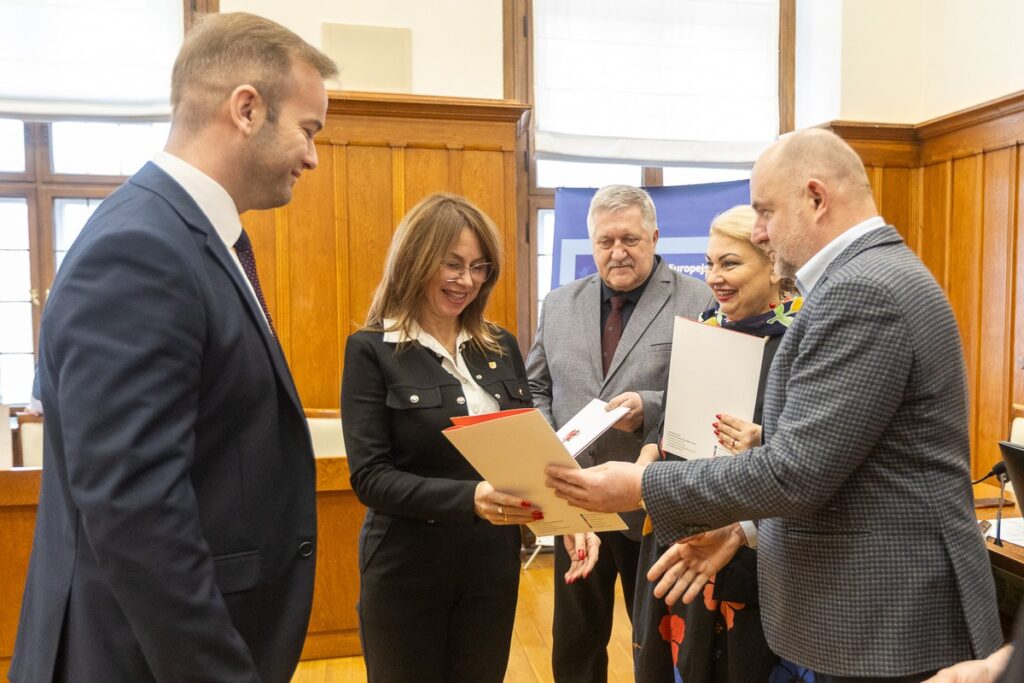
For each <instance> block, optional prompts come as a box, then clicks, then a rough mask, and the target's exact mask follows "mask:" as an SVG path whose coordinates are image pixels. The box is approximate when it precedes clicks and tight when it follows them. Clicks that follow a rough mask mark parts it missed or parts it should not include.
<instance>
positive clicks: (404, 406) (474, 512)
mask: <svg viewBox="0 0 1024 683" xmlns="http://www.w3.org/2000/svg"><path fill="white" fill-rule="evenodd" d="M500 272H501V244H500V239H499V236H498V231H497V229H496V228H495V226H494V223H493V222H492V221H491V219H490V218H488V217H487V216H486V215H485V214H484V213H483V212H482V211H480V210H479V209H478V208H477V207H475V206H474V205H473V204H471V203H470V202H469V201H467V200H466V199H463V198H462V197H457V196H454V195H447V194H435V195H432V196H430V197H427V198H426V199H424V200H423V201H422V202H420V203H419V204H418V205H416V206H415V207H414V208H413V209H412V210H411V211H410V212H409V213H408V215H406V217H405V218H404V219H403V220H402V223H401V224H400V225H399V226H398V230H397V232H396V233H395V235H394V238H393V240H392V242H391V247H390V249H389V251H388V255H387V261H386V264H385V267H384V276H383V279H382V280H381V282H380V284H379V285H378V287H377V291H376V294H375V295H374V298H373V302H372V304H371V305H370V312H369V315H368V316H367V320H366V326H365V328H364V329H363V330H361V331H359V332H357V333H355V334H353V335H352V336H351V337H349V339H348V343H347V347H346V350H345V370H344V375H343V377H342V388H341V408H342V418H343V425H344V432H345V447H346V449H347V451H348V461H349V467H350V470H351V482H352V488H353V490H354V491H355V493H356V495H357V496H358V497H359V500H360V501H362V503H363V504H365V505H366V506H367V508H368V510H367V513H366V518H365V520H364V522H363V528H362V532H361V534H360V538H359V569H360V580H361V584H360V598H359V607H358V610H359V627H360V635H361V638H362V643H363V655H364V657H365V658H366V668H367V673H368V676H369V680H370V681H371V682H373V681H388V682H389V683H390V682H401V681H438V682H440V681H474V682H486V681H494V682H495V683H498V682H500V681H501V680H502V679H503V678H504V675H505V669H506V666H507V663H508V653H509V646H510V643H511V639H512V624H513V621H514V619H515V609H516V598H517V595H518V586H519V549H520V536H519V526H518V525H520V524H524V523H526V522H531V521H534V520H537V519H542V518H543V514H542V513H541V511H540V510H538V509H536V508H535V507H533V506H531V504H530V502H529V501H525V500H522V499H521V498H517V497H515V496H511V495H508V494H505V493H502V492H499V491H495V490H494V489H493V488H491V486H490V485H489V484H487V483H486V482H483V481H481V480H480V476H479V475H478V474H477V473H476V471H475V470H474V469H473V468H472V467H471V466H470V465H469V463H468V462H466V460H465V459H464V458H463V457H462V456H461V455H460V454H459V452H458V451H457V450H455V448H454V447H453V446H452V445H451V444H450V443H449V442H448V441H447V439H445V437H444V436H443V435H442V434H441V430H443V429H444V428H445V427H448V426H450V425H451V421H450V419H449V418H451V417H452V416H454V415H467V414H468V415H472V414H480V413H487V412H493V411H497V410H504V409H510V408H523V407H531V406H532V402H531V397H530V390H529V387H528V385H527V381H526V370H525V369H524V367H523V359H522V356H521V355H520V352H519V347H518V346H517V345H516V340H515V338H514V337H513V336H512V335H511V334H509V333H508V332H506V331H505V330H503V329H501V328H500V327H498V326H497V325H494V324H492V323H490V322H488V321H486V320H485V319H484V308H485V307H486V306H487V298H488V296H489V295H490V293H491V291H492V290H493V289H494V285H495V283H496V282H497V280H498V276H499V274H500Z"/></svg>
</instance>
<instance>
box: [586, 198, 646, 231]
mask: <svg viewBox="0 0 1024 683" xmlns="http://www.w3.org/2000/svg"><path fill="white" fill-rule="evenodd" d="M634 206H635V207H637V208H638V209H640V220H641V222H642V224H643V226H644V230H646V231H647V232H649V233H653V232H654V231H655V230H657V228H658V214H657V212H655V210H654V201H653V200H652V199H651V195H649V194H647V192H646V191H644V190H642V189H640V188H639V187H633V186H632V185H605V186H604V187H602V188H601V189H600V190H598V191H597V193H596V194H594V198H593V199H591V200H590V210H589V211H587V233H588V234H589V235H590V236H591V237H593V236H594V217H595V216H596V215H597V214H599V213H606V212H613V213H614V212H616V211H623V210H625V209H631V208H633V207H634Z"/></svg>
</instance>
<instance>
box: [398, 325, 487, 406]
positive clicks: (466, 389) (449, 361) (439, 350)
mask: <svg viewBox="0 0 1024 683" xmlns="http://www.w3.org/2000/svg"><path fill="white" fill-rule="evenodd" d="M395 322H396V321H395V320H392V319H390V318H385V319H384V329H387V328H389V327H393V326H394V324H395ZM472 339H473V338H472V337H471V336H470V335H469V333H468V332H466V330H459V336H458V338H457V339H456V340H455V348H456V353H455V356H454V357H452V354H451V353H449V352H448V349H446V348H445V347H444V344H442V343H441V342H439V341H437V339H435V338H434V337H433V336H432V335H431V334H430V333H428V332H426V331H425V330H424V329H423V328H422V327H420V326H419V325H418V324H417V323H416V322H415V321H413V323H412V329H410V330H409V334H408V335H406V333H405V331H404V330H392V331H390V332H385V333H384V341H385V342H386V343H388V344H399V343H401V342H407V341H413V340H415V341H418V342H419V343H420V344H422V345H423V346H425V347H426V348H428V349H430V350H431V351H433V352H434V353H436V354H437V355H438V356H440V357H441V367H442V368H444V369H445V370H447V371H448V374H450V375H451V376H452V377H454V378H455V379H457V380H459V383H460V384H461V385H462V395H463V396H465V397H466V408H467V409H468V410H469V414H470V415H482V414H484V413H494V412H497V411H498V410H500V409H501V407H500V406H499V405H498V402H497V401H496V400H494V397H493V396H491V394H490V393H489V392H488V391H486V390H485V389H483V388H482V387H481V386H480V385H479V384H477V383H476V380H475V379H473V373H472V372H471V371H470V369H469V367H468V366H467V365H466V361H465V359H464V358H463V357H462V350H463V349H464V348H465V347H466V344H467V343H469V341H470V340H472Z"/></svg>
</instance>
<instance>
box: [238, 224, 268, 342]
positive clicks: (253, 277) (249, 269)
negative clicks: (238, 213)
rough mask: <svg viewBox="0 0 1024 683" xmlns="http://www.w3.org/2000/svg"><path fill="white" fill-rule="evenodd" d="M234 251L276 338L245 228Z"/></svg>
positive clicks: (254, 256)
mask: <svg viewBox="0 0 1024 683" xmlns="http://www.w3.org/2000/svg"><path fill="white" fill-rule="evenodd" d="M235 253H236V254H237V255H238V260H239V262H240V263H241V264H242V270H244V271H245V276H246V277H247V278H249V284H251V285H252V289H253V291H254V292H256V300H257V301H259V302H260V308H262V309H263V315H265V316H267V325H269V326H270V334H271V335H273V337H274V339H277V332H275V331H274V321H273V320H271V318H270V311H269V310H267V300H266V299H264V298H263V289H262V288H261V287H260V276H259V275H257V273H256V255H255V254H253V253H252V242H250V241H249V235H248V234H246V232H245V228H242V234H241V235H239V236H238V241H237V242H235Z"/></svg>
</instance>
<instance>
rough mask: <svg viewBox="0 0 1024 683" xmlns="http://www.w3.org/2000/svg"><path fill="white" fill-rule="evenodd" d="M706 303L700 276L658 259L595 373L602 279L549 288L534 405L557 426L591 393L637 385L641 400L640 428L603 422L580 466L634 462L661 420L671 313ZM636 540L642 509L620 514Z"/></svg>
mask: <svg viewBox="0 0 1024 683" xmlns="http://www.w3.org/2000/svg"><path fill="white" fill-rule="evenodd" d="M711 305H712V296H711V291H710V290H709V289H708V288H707V286H706V285H704V284H703V283H701V282H700V281H698V280H695V279H694V278H692V277H690V276H688V275H682V274H680V273H677V272H675V271H674V270H672V269H671V268H669V267H668V264H666V263H665V261H664V260H662V261H661V262H660V263H659V264H658V265H657V268H656V269H655V271H654V274H653V275H652V277H651V279H650V281H649V282H648V283H647V288H646V289H645V290H644V293H643V296H641V297H640V300H639V301H638V302H637V304H636V308H634V309H633V313H632V315H630V317H629V322H628V324H627V325H626V328H625V329H624V330H623V331H622V337H621V338H620V339H619V345H618V347H617V348H616V350H615V356H614V358H612V364H611V365H610V366H609V367H608V375H607V377H603V376H602V374H601V279H600V276H599V275H597V274H594V275H590V276H588V277H585V278H580V279H579V280H576V281H575V282H571V283H569V284H567V285H563V286H562V287H559V288H558V289H555V290H552V292H551V293H550V294H548V295H547V297H546V298H545V299H544V307H543V309H542V312H541V319H540V325H539V326H538V327H537V338H536V339H535V340H534V342H533V348H531V349H530V355H529V357H528V359H527V361H526V373H527V375H528V376H529V378H530V391H531V392H533V402H534V405H536V406H537V408H538V409H539V410H540V411H541V412H542V413H543V414H544V417H546V418H547V420H548V422H550V423H551V425H552V426H553V427H554V428H555V429H558V428H559V427H561V426H562V425H563V424H565V423H566V422H568V421H569V418H571V417H572V416H573V415H575V414H576V413H578V412H579V411H580V410H581V409H582V408H583V406H585V405H587V404H588V403H589V402H590V401H591V400H592V399H595V398H600V399H602V400H604V401H607V400H608V399H610V398H613V397H615V396H617V395H619V394H621V393H622V392H624V391H635V392H637V393H639V394H640V396H641V398H642V399H643V402H644V425H643V428H642V431H640V432H638V433H635V434H627V433H625V432H622V431H619V430H617V429H609V430H608V431H607V432H605V434H604V435H602V436H601V438H599V439H598V440H597V441H595V442H594V443H592V444H591V445H590V447H589V448H588V449H587V451H586V452H584V453H581V454H580V456H579V463H580V465H582V466H583V467H590V466H592V465H597V464H600V463H603V462H608V461H610V460H622V461H627V462H632V461H634V460H636V457H637V456H638V455H639V454H640V449H641V447H643V439H644V436H645V435H646V434H647V433H648V432H649V431H650V430H651V429H652V428H654V427H657V426H658V422H659V421H660V419H661V406H662V394H663V393H664V390H665V386H666V384H667V382H668V363H669V359H670V356H671V351H672V326H673V319H674V318H675V317H676V316H680V315H681V316H684V317H687V318H696V317H697V316H698V315H700V313H701V312H703V311H704V310H705V309H707V308H709V307H710V306H711ZM623 518H624V519H625V521H626V523H627V524H629V531H626V532H623V533H625V534H626V535H627V536H628V537H630V538H632V539H633V540H639V539H640V535H641V532H642V530H643V529H642V527H643V520H644V515H643V513H642V512H637V513H630V514H626V515H623Z"/></svg>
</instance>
